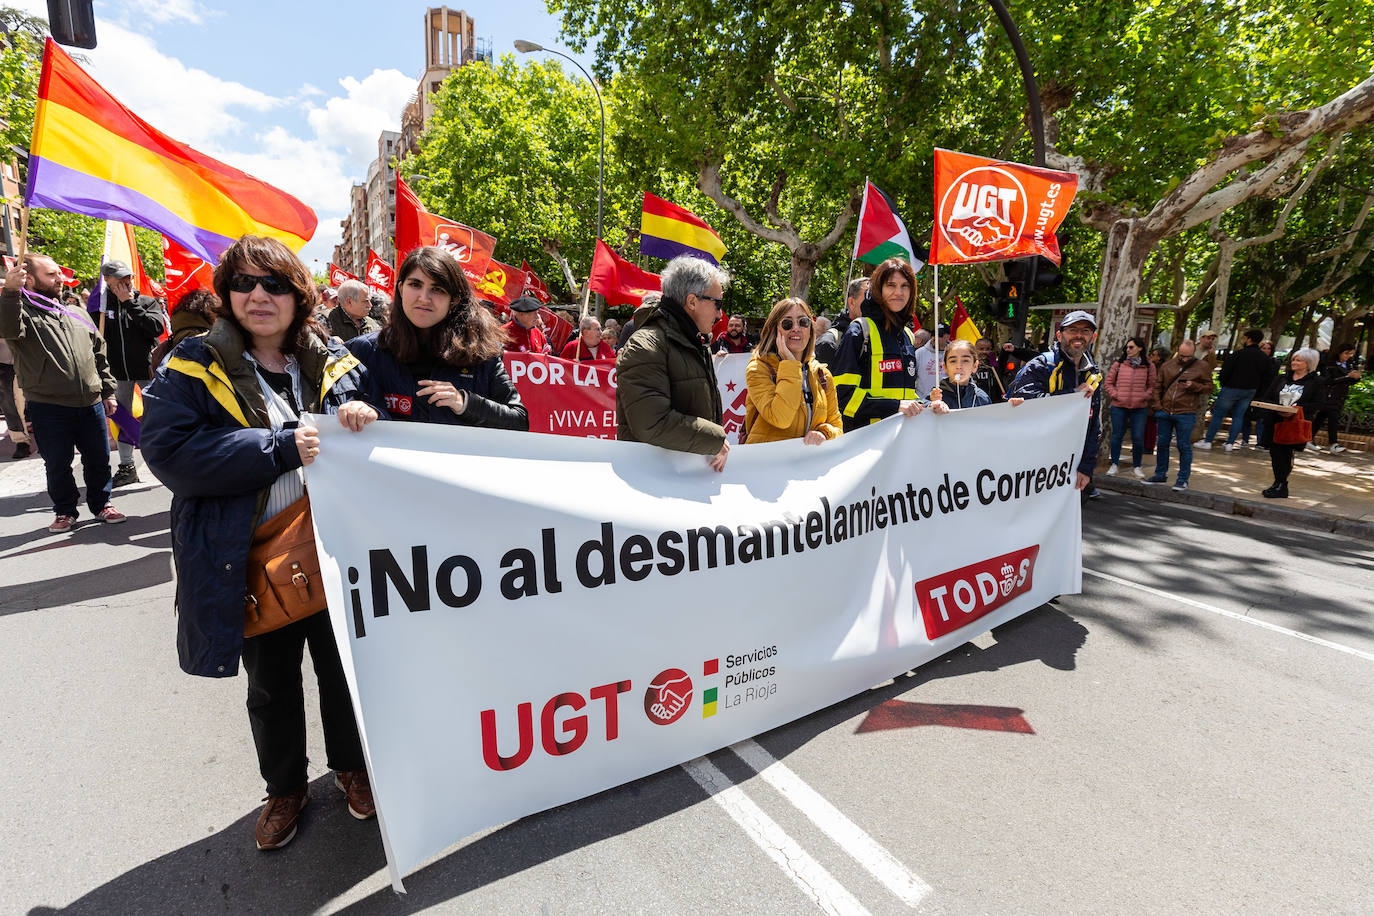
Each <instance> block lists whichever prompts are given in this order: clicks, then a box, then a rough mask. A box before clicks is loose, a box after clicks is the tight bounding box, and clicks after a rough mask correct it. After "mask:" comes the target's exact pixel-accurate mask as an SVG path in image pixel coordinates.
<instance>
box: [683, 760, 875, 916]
mask: <svg viewBox="0 0 1374 916" xmlns="http://www.w3.org/2000/svg"><path fill="white" fill-rule="evenodd" d="M682 768H683V769H684V770H686V771H687V774H688V775H689V776H691V777H692V778H693V779H695V780H696V782H697V785H699V786H701V787H702V789H704V790H705V791H706V794H708V795H710V796H711V798H712V799H714V800H715V802H716V804H718V805H720V806H721V807H722V808H724V809H725V813H726V814H728V815H730V818H731V819H732V820H733V821H734V822H735V823H736V824H738V825H739V826H740V829H741V830H743V831H744V832H745V833H746V834H747V835H748V836H749V838H750V839H751V840H753V841H754V843H755V844H757V845H758V847H759V848H760V849H762V850H763V851H764V853H766V854H767V856H768V858H770V859H772V860H773V862H774V863H776V864H777V866H778V867H779V868H781V869H782V870H783V873H784V874H786V875H787V877H789V878H791V879H792V883H793V884H795V885H797V887H798V888H800V889H801V891H802V893H804V894H806V896H808V897H810V898H811V899H812V900H813V901H815V903H816V905H817V906H818V907H820V908H821V909H822V910H823V911H825V912H827V913H834V914H853V916H861V914H867V913H868V910H866V909H865V908H864V906H863V904H861V903H859V901H858V900H857V899H855V897H854V895H853V894H851V893H850V892H849V891H847V890H846V889H845V888H844V886H843V885H842V884H840V882H838V881H836V880H835V878H834V876H832V875H831V874H830V872H828V871H826V870H825V869H824V868H823V867H822V866H821V864H820V863H819V862H817V861H816V860H815V859H813V858H811V856H810V855H808V854H807V852H806V850H804V849H802V848H801V846H799V845H797V841H796V840H794V839H792V838H791V837H790V836H788V835H787V832H786V831H784V830H783V829H782V828H781V827H779V826H778V824H777V822H776V821H774V820H773V819H772V818H770V817H769V816H768V815H767V814H764V813H763V809H762V808H760V807H759V806H758V805H756V804H754V802H753V801H752V800H751V799H750V798H749V796H747V795H745V794H744V791H743V790H742V789H740V787H739V786H737V785H735V784H734V783H733V782H731V781H730V777H728V776H726V775H725V774H724V773H722V772H721V771H720V769H719V768H718V767H717V766H716V765H715V764H713V763H712V762H711V761H709V760H707V759H706V758H705V757H698V758H697V759H695V760H689V761H687V762H686V763H684V764H683V765H682Z"/></svg>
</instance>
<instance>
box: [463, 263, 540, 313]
mask: <svg viewBox="0 0 1374 916" xmlns="http://www.w3.org/2000/svg"><path fill="white" fill-rule="evenodd" d="M463 273H465V274H467V277H468V280H469V281H471V282H472V291H473V292H474V293H475V294H476V295H477V298H478V299H487V300H490V301H491V302H495V303H496V304H497V305H510V303H511V301H512V300H515V299H519V298H520V296H521V295H523V294H524V292H525V272H524V271H523V270H517V269H516V268H514V267H511V266H510V265H509V264H502V263H501V262H500V261H498V260H496V259H495V258H492V259H491V261H490V263H489V264H488V266H487V273H486V276H483V277H479V278H477V279H475V280H474V279H473V275H472V274H471V273H469V272H468V269H467V268H466V267H464V268H463Z"/></svg>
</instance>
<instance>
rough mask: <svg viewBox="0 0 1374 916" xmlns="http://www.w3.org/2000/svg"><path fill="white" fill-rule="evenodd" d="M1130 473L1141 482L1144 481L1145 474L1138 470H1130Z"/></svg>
mask: <svg viewBox="0 0 1374 916" xmlns="http://www.w3.org/2000/svg"><path fill="white" fill-rule="evenodd" d="M1131 473H1132V474H1134V475H1135V476H1137V477H1139V478H1140V479H1141V480H1144V479H1145V472H1144V471H1142V470H1141V469H1140V468H1131Z"/></svg>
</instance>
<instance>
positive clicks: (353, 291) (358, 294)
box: [338, 280, 367, 302]
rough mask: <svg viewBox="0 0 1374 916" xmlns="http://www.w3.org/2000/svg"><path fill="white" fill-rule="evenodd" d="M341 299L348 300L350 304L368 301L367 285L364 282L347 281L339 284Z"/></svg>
mask: <svg viewBox="0 0 1374 916" xmlns="http://www.w3.org/2000/svg"><path fill="white" fill-rule="evenodd" d="M338 295H339V298H340V299H347V300H348V301H349V302H366V301H367V284H365V283H363V281H362V280H345V281H343V282H342V283H340V284H339V292H338Z"/></svg>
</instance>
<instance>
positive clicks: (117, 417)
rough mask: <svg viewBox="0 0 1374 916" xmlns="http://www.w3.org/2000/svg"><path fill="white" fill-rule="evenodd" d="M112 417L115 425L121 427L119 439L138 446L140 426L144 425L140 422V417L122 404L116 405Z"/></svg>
mask: <svg viewBox="0 0 1374 916" xmlns="http://www.w3.org/2000/svg"><path fill="white" fill-rule="evenodd" d="M110 419H111V420H112V421H114V425H115V426H116V427H117V428H118V429H119V441H120V442H124V443H127V444H129V445H132V446H134V447H135V448H137V447H138V430H139V427H140V426H142V424H141V423H139V422H138V418H136V417H135V416H134V415H133V414H131V413H129V409H128V408H127V407H125V406H124V405H123V404H120V405H118V406H117V407H115V412H114V413H112V414H110Z"/></svg>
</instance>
